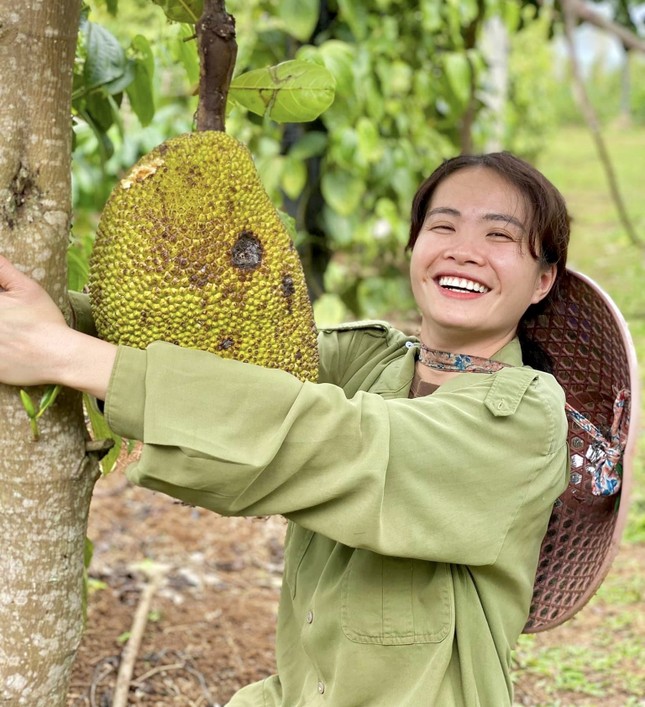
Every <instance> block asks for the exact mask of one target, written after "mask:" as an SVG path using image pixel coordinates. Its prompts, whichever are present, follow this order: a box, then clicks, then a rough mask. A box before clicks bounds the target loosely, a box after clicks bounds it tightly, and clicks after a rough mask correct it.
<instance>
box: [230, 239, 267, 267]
mask: <svg viewBox="0 0 645 707" xmlns="http://www.w3.org/2000/svg"><path fill="white" fill-rule="evenodd" d="M262 250H263V249H262V243H261V242H260V239H259V238H258V237H257V236H256V235H255V234H254V233H252V232H251V231H242V233H240V235H239V236H238V237H237V240H236V241H235V243H234V244H233V247H232V248H231V262H232V263H233V265H234V266H235V267H236V268H239V269H240V270H255V268H257V267H258V266H259V265H260V264H261V263H262Z"/></svg>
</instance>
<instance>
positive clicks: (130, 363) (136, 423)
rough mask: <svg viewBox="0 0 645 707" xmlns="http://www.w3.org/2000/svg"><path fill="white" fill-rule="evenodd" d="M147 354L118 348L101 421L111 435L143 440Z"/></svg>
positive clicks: (136, 350)
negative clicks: (104, 423)
mask: <svg viewBox="0 0 645 707" xmlns="http://www.w3.org/2000/svg"><path fill="white" fill-rule="evenodd" d="M146 368H147V354H146V352H145V351H142V350H141V349H134V348H130V347H128V346H119V348H118V350H117V354H116V360H115V362H114V367H113V369H112V375H111V376H110V383H109V385H108V391H107V395H106V396H105V419H106V421H107V423H108V425H109V426H110V429H111V430H112V432H114V433H115V434H117V435H119V436H121V437H126V438H127V439H137V440H143V417H144V412H145V397H146V396H145V394H146Z"/></svg>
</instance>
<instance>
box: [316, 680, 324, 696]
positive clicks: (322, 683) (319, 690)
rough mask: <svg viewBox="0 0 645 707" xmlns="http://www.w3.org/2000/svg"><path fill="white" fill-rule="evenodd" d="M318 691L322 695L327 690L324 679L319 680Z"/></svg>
mask: <svg viewBox="0 0 645 707" xmlns="http://www.w3.org/2000/svg"><path fill="white" fill-rule="evenodd" d="M318 692H319V693H320V694H321V695H322V694H323V692H325V683H324V682H323V681H322V680H319V681H318Z"/></svg>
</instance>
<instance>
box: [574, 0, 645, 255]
mask: <svg viewBox="0 0 645 707" xmlns="http://www.w3.org/2000/svg"><path fill="white" fill-rule="evenodd" d="M560 4H561V6H562V12H563V15H564V18H563V19H564V33H565V37H566V40H567V45H568V47H569V58H570V60H571V72H572V75H573V81H574V89H575V95H576V99H577V101H578V104H579V106H580V109H581V111H582V114H583V116H584V118H585V121H586V123H587V126H588V128H589V130H590V131H591V135H592V137H593V139H594V142H595V144H596V149H597V151H598V156H599V157H600V161H601V163H602V166H603V168H604V170H605V174H606V176H607V181H608V183H609V190H610V192H611V196H612V198H613V200H614V204H615V205H616V209H617V210H618V216H619V218H620V221H621V223H622V224H623V228H624V229H625V231H626V232H627V235H628V237H629V240H630V241H631V242H632V243H633V244H634V245H637V246H641V247H642V246H643V242H642V241H641V240H640V238H639V237H638V234H637V233H636V229H635V228H634V225H633V223H632V222H631V219H630V217H629V214H628V212H627V208H626V207H625V203H624V201H623V198H622V195H621V193H620V189H619V187H618V181H617V179H616V174H615V172H614V168H613V166H612V163H611V158H610V157H609V152H608V151H607V147H606V145H605V141H604V139H603V137H602V134H601V132H600V125H599V122H598V118H597V116H596V112H595V110H594V107H593V105H592V103H591V101H590V99H589V95H588V93H587V90H586V88H585V83H584V79H583V76H582V70H581V68H580V63H579V61H578V57H577V55H576V49H575V44H574V41H573V30H574V26H575V19H576V9H575V6H576V5H577V4H578V0H560Z"/></svg>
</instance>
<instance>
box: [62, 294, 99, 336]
mask: <svg viewBox="0 0 645 707" xmlns="http://www.w3.org/2000/svg"><path fill="white" fill-rule="evenodd" d="M67 296H68V297H69V303H70V305H71V307H72V312H73V317H74V319H73V322H72V325H73V327H74V329H76V330H77V331H81V332H83V334H89V335H90V336H98V335H97V333H96V326H95V324H94V318H93V317H92V309H91V307H90V298H89V296H88V295H86V294H85V293H84V292H75V291H73V290H70V291H69V292H68V293H67Z"/></svg>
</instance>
